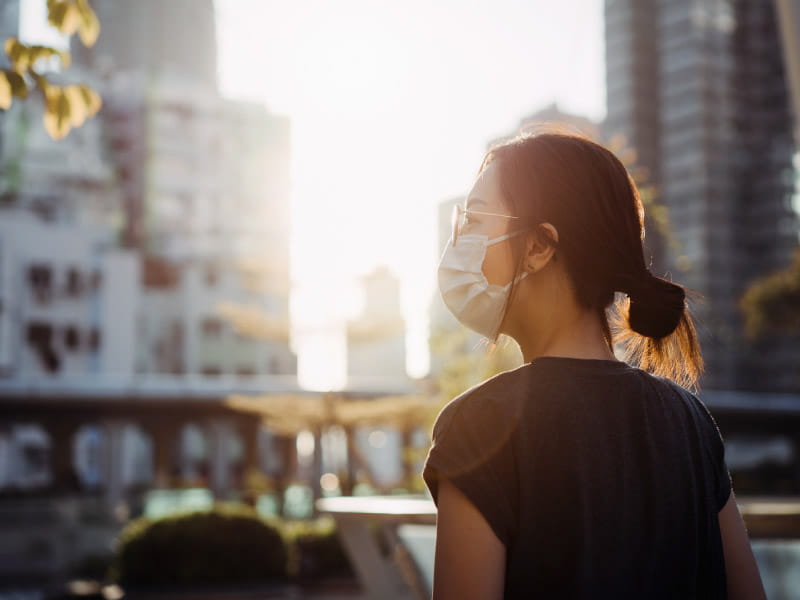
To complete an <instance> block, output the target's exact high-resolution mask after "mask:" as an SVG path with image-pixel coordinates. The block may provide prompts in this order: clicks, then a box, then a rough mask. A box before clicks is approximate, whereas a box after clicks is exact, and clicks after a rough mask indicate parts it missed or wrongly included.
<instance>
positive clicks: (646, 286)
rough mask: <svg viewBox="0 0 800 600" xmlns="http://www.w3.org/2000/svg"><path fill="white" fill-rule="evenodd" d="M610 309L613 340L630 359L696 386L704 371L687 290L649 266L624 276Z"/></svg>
mask: <svg viewBox="0 0 800 600" xmlns="http://www.w3.org/2000/svg"><path fill="white" fill-rule="evenodd" d="M623 281H624V283H622V284H621V287H619V290H620V291H622V292H625V293H626V295H627V297H620V298H619V299H618V300H617V301H616V302H615V304H614V307H613V309H612V311H611V330H612V332H613V335H612V339H613V340H614V343H615V344H618V345H619V346H621V350H622V353H623V358H624V360H625V361H626V362H628V363H631V364H633V365H636V366H638V367H639V368H641V369H644V370H646V371H649V372H651V373H654V374H656V375H662V376H664V377H668V378H669V379H672V380H673V381H675V382H677V383H679V384H680V385H682V386H684V387H687V388H696V386H697V380H698V378H699V377H700V375H701V374H702V372H703V358H702V355H701V353H700V344H699V342H698V340H697V333H696V331H695V328H694V325H693V323H692V318H691V316H690V315H689V312H688V307H687V303H686V290H685V288H684V287H683V286H680V285H678V284H676V283H673V282H671V281H668V280H666V279H662V278H660V277H655V276H654V275H652V274H651V273H650V272H649V271H645V273H644V274H642V275H641V276H639V277H637V278H635V279H632V280H631V279H628V280H627V281H625V280H623Z"/></svg>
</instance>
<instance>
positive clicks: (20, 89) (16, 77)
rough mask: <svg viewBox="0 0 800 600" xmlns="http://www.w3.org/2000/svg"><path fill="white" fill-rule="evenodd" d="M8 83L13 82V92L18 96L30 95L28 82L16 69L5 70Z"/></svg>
mask: <svg viewBox="0 0 800 600" xmlns="http://www.w3.org/2000/svg"><path fill="white" fill-rule="evenodd" d="M4 72H5V75H6V78H7V79H8V83H9V84H11V93H12V94H13V95H14V96H15V97H16V98H25V97H27V95H28V84H27V83H25V80H24V79H23V78H22V75H20V74H19V73H17V72H16V71H4Z"/></svg>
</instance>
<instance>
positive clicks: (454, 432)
mask: <svg viewBox="0 0 800 600" xmlns="http://www.w3.org/2000/svg"><path fill="white" fill-rule="evenodd" d="M471 400H473V399H470V398H464V399H456V400H454V401H453V402H451V403H450V404H448V405H447V406H445V408H444V409H442V411H441V412H440V413H439V416H438V417H437V419H436V424H435V425H434V428H433V436H432V438H433V440H432V445H431V448H430V450H429V451H428V456H427V458H426V460H425V465H424V467H423V470H422V476H423V479H424V480H425V484H426V485H427V486H428V489H429V490H430V493H431V496H432V498H433V501H434V502H435V503H436V504H437V506H438V491H439V481H440V480H441V478H446V479H447V480H449V481H450V482H451V483H452V484H453V485H454V486H455V487H456V488H457V489H458V490H459V491H461V493H462V494H464V496H465V497H466V498H467V499H468V500H469V501H470V502H472V504H473V505H474V506H475V507H476V508H477V509H478V511H479V512H480V513H481V515H483V517H484V518H485V519H486V522H487V523H488V524H489V526H490V527H491V528H492V530H493V531H494V533H495V535H497V537H498V539H499V540H500V541H501V542H502V543H503V544H504V545H506V546H508V544H509V541H510V538H511V532H512V531H513V527H514V521H515V517H514V515H515V511H514V501H513V498H515V497H516V496H515V494H514V489H515V485H516V482H515V467H514V458H513V444H512V440H511V437H512V435H513V432H512V431H511V430H509V424H508V423H507V422H506V423H504V422H503V419H502V418H500V417H499V414H498V411H496V410H494V411H493V410H492V403H491V401H489V400H486V401H482V400H478V401H471Z"/></svg>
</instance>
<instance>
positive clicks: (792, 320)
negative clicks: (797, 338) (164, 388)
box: [739, 250, 800, 338]
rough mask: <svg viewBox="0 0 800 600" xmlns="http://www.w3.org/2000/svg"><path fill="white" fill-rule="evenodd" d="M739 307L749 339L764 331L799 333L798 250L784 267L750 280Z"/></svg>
mask: <svg viewBox="0 0 800 600" xmlns="http://www.w3.org/2000/svg"><path fill="white" fill-rule="evenodd" d="M739 306H740V308H741V309H742V312H743V314H744V319H745V331H746V333H747V335H748V336H749V337H751V338H757V337H759V336H761V335H763V334H765V333H767V332H777V333H787V334H793V333H794V334H800V250H798V251H796V252H795V255H794V260H793V262H792V264H791V265H789V266H788V267H787V268H785V269H782V270H780V271H777V272H774V273H771V274H769V275H766V276H765V277H762V278H760V279H758V280H756V281H755V282H753V283H752V284H751V285H750V286H749V287H748V289H747V290H746V291H745V293H744V295H743V296H742V299H741V301H740V303H739Z"/></svg>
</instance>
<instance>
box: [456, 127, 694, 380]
mask: <svg viewBox="0 0 800 600" xmlns="http://www.w3.org/2000/svg"><path fill="white" fill-rule="evenodd" d="M476 200H479V201H480V204H481V205H482V206H481V207H479V206H478V202H476ZM467 208H468V209H474V210H483V211H485V212H490V213H501V214H504V215H508V217H515V218H499V217H486V218H485V219H484V221H485V225H483V226H484V227H485V228H486V229H487V235H488V236H489V237H496V236H498V235H502V234H503V233H506V232H510V231H519V230H525V231H526V232H527V233H526V234H525V235H517V236H515V237H513V238H512V239H509V240H508V241H507V242H506V243H504V244H496V245H493V246H490V247H487V249H486V258H485V261H484V273H485V275H486V278H487V280H488V281H489V283H490V284H496V285H501V286H502V285H506V284H508V283H509V282H511V286H510V290H509V294H508V296H507V297H508V298H509V300H508V302H507V303H506V306H505V310H504V312H503V315H504V318H503V320H502V324H501V327H500V332H502V333H508V334H509V335H512V337H516V336H515V335H514V333H515V331H516V330H517V329H518V328H520V327H522V326H523V324H524V323H525V322H526V321H530V320H531V319H533V318H536V317H538V318H540V319H546V318H547V316H548V315H547V314H546V313H547V312H548V311H553V310H557V309H558V306H559V303H563V302H564V300H565V298H567V297H568V298H569V299H570V300H571V301H572V302H574V303H575V304H576V305H577V306H578V307H580V308H581V309H582V310H584V311H586V312H589V313H594V314H596V315H597V316H598V317H599V319H600V323H601V325H602V330H603V335H604V337H605V339H606V342H607V343H608V345H609V347H613V345H614V344H615V343H624V345H625V350H626V359H628V360H631V361H632V362H635V363H637V364H639V365H640V366H641V367H642V368H645V369H648V370H650V371H652V372H655V373H659V374H663V375H665V376H669V377H671V378H673V379H676V380H678V381H680V382H681V383H684V384H690V385H691V384H694V383H695V381H696V379H697V377H698V376H699V374H700V372H701V370H702V359H701V357H700V352H699V347H698V344H697V339H696V335H695V332H694V328H693V326H692V322H691V319H690V317H689V316H688V314H687V312H686V302H685V292H684V289H683V288H682V287H681V286H679V285H676V284H674V283H672V282H670V281H667V280H665V279H661V278H658V277H655V276H653V275H652V274H651V273H650V271H649V269H648V264H647V262H646V261H645V256H644V251H643V247H642V240H643V238H644V210H643V207H642V203H641V201H640V199H639V194H638V191H637V189H636V185H635V184H634V182H633V180H632V179H631V177H630V176H629V174H628V172H627V170H626V168H625V166H624V165H623V164H622V163H621V162H620V161H619V159H618V158H617V157H616V156H614V154H613V153H612V152H610V151H609V150H608V149H606V148H604V147H603V146H601V145H600V144H597V143H595V142H592V141H591V140H588V139H586V138H583V137H581V136H578V135H574V134H569V133H562V132H543V133H534V134H526V135H522V136H518V137H517V138H514V139H513V140H510V141H508V142H505V143H503V144H501V145H498V146H495V147H493V148H492V149H490V150H489V152H488V153H487V154H486V156H485V158H484V161H483V163H482V165H481V168H480V170H479V176H478V179H477V180H476V183H475V186H474V187H473V190H472V191H471V193H470V197H469V199H468V206H467ZM489 230H491V231H489ZM522 274H525V276H524V278H522V279H520V275H522ZM515 276H516V279H515ZM615 292H622V293H624V294H627V296H628V299H625V300H622V299H621V300H620V301H619V302H617V305H616V307H615V309H616V312H615V313H614V314H613V315H612V316H613V317H614V318H613V322H612V325H613V327H612V326H610V325H609V321H608V318H607V312H606V310H607V309H608V308H610V307H611V306H612V304H614V301H615V298H617V296H616V295H615ZM534 313H536V314H534ZM615 334H616V335H615ZM615 337H616V339H615Z"/></svg>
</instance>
